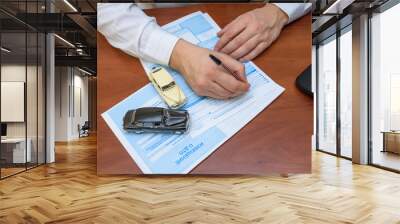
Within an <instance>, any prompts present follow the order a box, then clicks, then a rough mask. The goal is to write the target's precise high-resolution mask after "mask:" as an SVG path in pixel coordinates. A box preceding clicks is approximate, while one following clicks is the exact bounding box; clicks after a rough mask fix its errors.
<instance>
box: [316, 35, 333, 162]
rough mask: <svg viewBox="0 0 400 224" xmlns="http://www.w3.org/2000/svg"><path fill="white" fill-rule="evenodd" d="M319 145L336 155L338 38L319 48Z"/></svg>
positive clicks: (329, 40)
mask: <svg viewBox="0 0 400 224" xmlns="http://www.w3.org/2000/svg"><path fill="white" fill-rule="evenodd" d="M317 54H318V59H317V63H318V70H317V72H318V87H317V88H318V90H317V91H318V104H317V107H318V110H317V111H318V123H317V125H318V133H317V136H318V139H317V142H318V145H317V149H319V150H321V151H326V152H329V153H334V154H336V36H335V35H334V36H332V37H331V38H328V39H327V40H326V41H324V42H322V43H321V44H320V45H319V46H318V50H317Z"/></svg>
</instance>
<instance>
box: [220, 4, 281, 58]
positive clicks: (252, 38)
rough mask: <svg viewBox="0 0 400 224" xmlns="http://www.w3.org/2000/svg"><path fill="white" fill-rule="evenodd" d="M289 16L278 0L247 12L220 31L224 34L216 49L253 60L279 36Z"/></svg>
mask: <svg viewBox="0 0 400 224" xmlns="http://www.w3.org/2000/svg"><path fill="white" fill-rule="evenodd" d="M288 19H289V17H288V16H287V14H286V13H285V12H283V11H282V10H281V9H280V8H279V7H277V6H275V5H274V4H266V5H265V6H264V7H262V8H258V9H254V10H252V11H249V12H246V13H244V14H242V15H240V16H239V17H237V18H236V19H235V20H233V21H232V22H231V23H229V24H228V25H227V26H225V27H224V28H223V29H222V30H221V31H219V32H218V33H217V35H218V36H219V37H220V39H219V41H218V42H217V44H216V45H215V47H214V50H216V51H220V52H222V53H225V54H229V55H230V56H231V57H233V58H235V59H237V60H239V61H241V62H245V61H249V60H252V59H253V58H255V57H256V56H257V55H259V54H260V53H261V52H263V51H264V50H265V49H266V48H268V47H269V46H270V45H271V44H272V42H274V41H275V40H276V38H278V36H279V34H280V32H281V30H282V28H283V26H284V25H285V24H286V23H287V21H288Z"/></svg>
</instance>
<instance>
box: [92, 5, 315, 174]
mask: <svg viewBox="0 0 400 224" xmlns="http://www.w3.org/2000/svg"><path fill="white" fill-rule="evenodd" d="M257 7H261V4H242V5H240V7H238V5H237V4H236V5H235V4H205V5H193V6H189V7H183V8H168V9H151V10H146V13H147V14H149V15H151V16H155V17H156V18H157V21H158V23H159V24H161V25H163V24H166V23H168V22H171V21H173V20H175V19H177V18H180V17H182V16H184V15H187V14H189V13H192V12H196V11H203V12H207V13H209V14H210V16H211V17H212V18H213V19H214V20H215V21H216V22H217V23H218V24H219V25H220V26H221V27H223V26H225V25H226V24H228V23H229V22H230V21H232V20H233V19H234V18H236V17H237V16H239V15H240V14H242V13H244V12H246V11H249V10H251V9H254V8H257ZM97 46H98V50H97V52H98V55H97V57H98V60H97V61H98V62H97V63H98V65H97V68H98V139H97V141H98V142H97V172H98V174H100V175H105V174H140V173H141V171H140V169H139V168H138V167H137V166H136V164H135V163H134V161H133V160H132V159H131V158H130V156H129V155H128V153H127V152H126V151H125V149H124V148H123V146H122V145H121V144H120V143H119V141H118V140H117V138H116V137H115V136H114V134H113V133H112V131H111V130H110V129H109V128H108V126H107V125H106V123H105V122H104V120H103V119H102V118H101V117H100V115H101V113H103V112H104V111H106V110H107V109H109V108H110V107H112V106H113V105H115V104H116V103H118V102H119V101H121V100H122V99H124V98H126V97H127V96H129V95H130V94H132V93H133V92H135V91H136V90H138V89H139V88H141V87H142V86H144V85H146V84H147V83H149V81H148V79H147V76H146V75H145V73H144V70H143V68H142V66H141V65H140V62H139V60H137V59H135V58H133V57H130V56H128V55H126V54H124V53H123V52H121V51H119V50H117V49H114V48H112V47H111V46H110V45H109V44H108V43H107V41H106V40H105V38H104V37H103V36H102V35H101V34H98V38H97ZM254 62H255V64H257V65H258V66H259V67H260V68H261V69H263V70H264V71H265V72H266V73H267V74H269V75H270V76H271V77H272V79H274V80H275V81H276V82H277V83H279V84H280V85H282V86H283V87H285V88H286V91H285V92H284V93H283V94H282V95H281V96H280V97H279V98H278V99H277V100H276V101H275V102H274V103H272V104H271V105H270V106H269V107H268V108H267V109H266V110H264V111H263V112H262V113H260V114H259V115H258V116H257V117H256V118H255V119H254V120H253V121H252V122H250V123H249V124H248V125H246V126H245V127H244V128H243V129H242V130H241V131H240V132H238V133H237V134H235V135H234V136H233V137H232V138H231V139H230V140H228V141H226V142H225V143H224V144H223V145H222V146H221V147H220V148H219V149H217V150H216V151H215V152H214V153H213V154H212V155H211V156H209V157H208V158H207V159H206V160H204V161H203V162H202V163H200V164H199V165H198V166H197V167H196V168H195V169H194V170H192V172H191V174H267V173H304V172H311V135H312V127H313V118H312V113H313V101H312V99H310V98H309V97H307V96H305V95H304V94H303V93H301V92H300V91H299V90H298V89H297V88H296V87H295V79H296V77H297V75H299V74H300V73H301V72H302V71H303V70H304V69H305V68H306V67H307V66H309V65H310V64H311V16H310V15H308V16H305V17H303V18H302V19H300V20H299V21H297V22H294V23H292V24H291V25H289V26H287V27H286V28H285V29H284V30H283V32H282V33H281V36H280V37H279V40H277V41H276V42H275V43H274V44H273V45H272V46H271V47H270V48H269V50H268V51H266V52H264V53H263V54H261V55H260V56H258V58H257V59H256V60H254Z"/></svg>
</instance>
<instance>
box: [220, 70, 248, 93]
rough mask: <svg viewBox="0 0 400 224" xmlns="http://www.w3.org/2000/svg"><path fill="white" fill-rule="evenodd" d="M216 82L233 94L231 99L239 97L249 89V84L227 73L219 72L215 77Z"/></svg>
mask: <svg viewBox="0 0 400 224" xmlns="http://www.w3.org/2000/svg"><path fill="white" fill-rule="evenodd" d="M215 82H216V83H218V84H219V85H220V86H221V87H222V88H224V89H226V90H227V91H229V92H230V93H231V95H230V96H231V97H233V96H238V95H240V94H242V93H244V92H246V91H247V90H248V89H249V84H248V83H245V82H241V81H239V80H237V79H236V78H235V77H233V76H232V75H230V74H227V73H226V72H222V71H221V72H219V73H217V75H216V77H215Z"/></svg>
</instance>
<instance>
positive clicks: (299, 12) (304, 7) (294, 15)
mask: <svg viewBox="0 0 400 224" xmlns="http://www.w3.org/2000/svg"><path fill="white" fill-rule="evenodd" d="M273 4H274V5H276V6H278V7H279V8H280V9H281V10H282V11H283V12H285V13H286V14H287V15H288V17H289V20H288V22H287V24H289V23H291V22H293V21H295V20H296V19H298V18H300V17H302V16H303V15H305V14H306V13H307V12H308V11H309V10H310V9H311V6H312V4H311V3H273Z"/></svg>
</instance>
